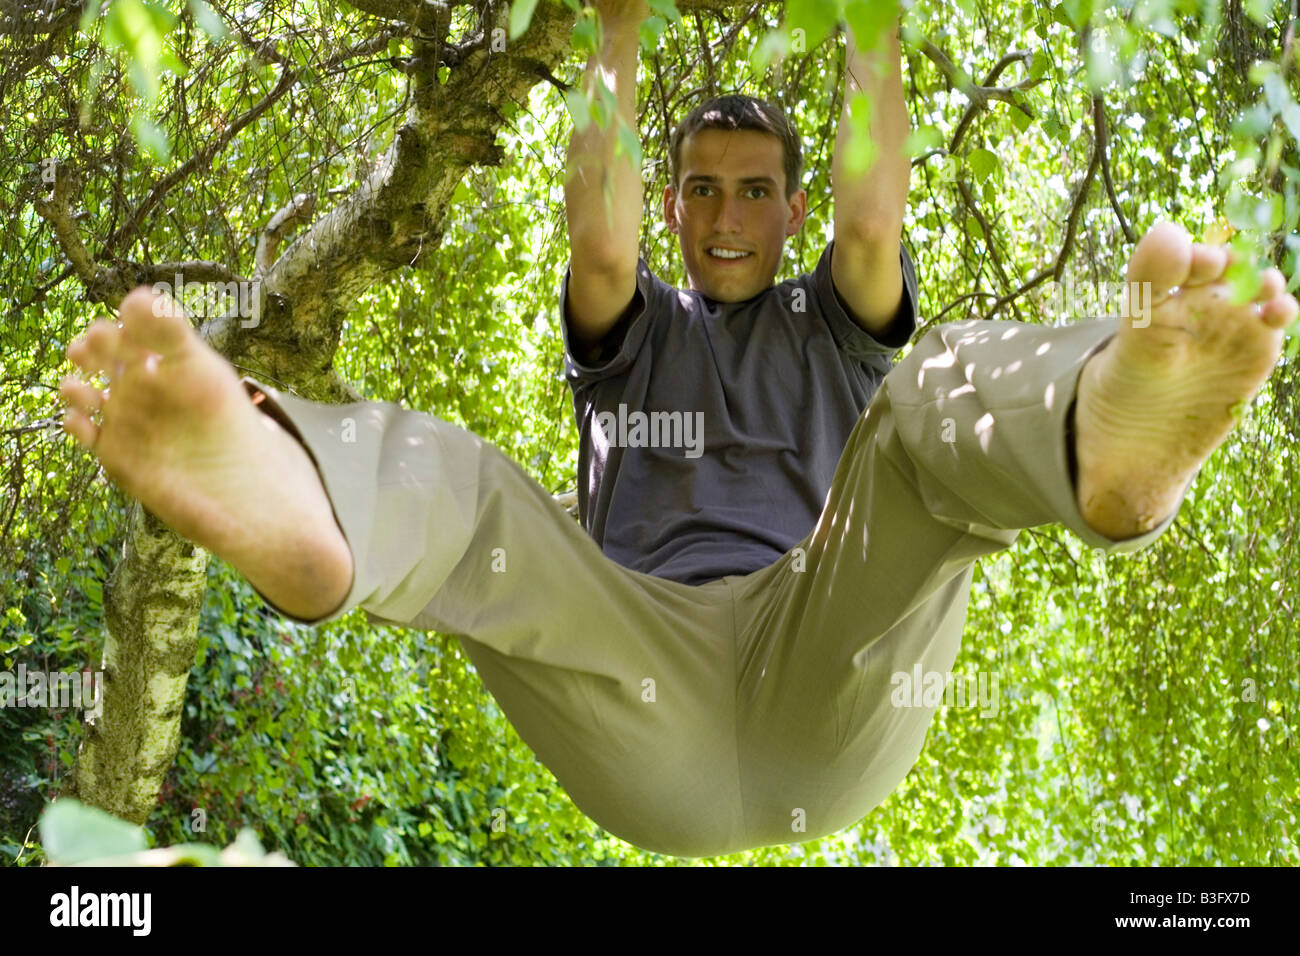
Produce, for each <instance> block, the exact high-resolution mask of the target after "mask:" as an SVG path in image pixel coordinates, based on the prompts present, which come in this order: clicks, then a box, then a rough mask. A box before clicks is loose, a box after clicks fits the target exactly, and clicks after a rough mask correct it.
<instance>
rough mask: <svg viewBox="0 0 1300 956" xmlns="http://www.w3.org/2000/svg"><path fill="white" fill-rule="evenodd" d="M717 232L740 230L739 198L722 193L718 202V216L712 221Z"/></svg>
mask: <svg viewBox="0 0 1300 956" xmlns="http://www.w3.org/2000/svg"><path fill="white" fill-rule="evenodd" d="M714 227H715V229H716V230H717V231H718V232H719V233H731V232H740V200H738V199H737V198H736V197H735V196H728V195H727V194H725V193H724V194H723V196H722V199H721V200H720V201H719V204H718V218H717V221H716V222H715V223H714Z"/></svg>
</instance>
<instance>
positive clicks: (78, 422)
mask: <svg viewBox="0 0 1300 956" xmlns="http://www.w3.org/2000/svg"><path fill="white" fill-rule="evenodd" d="M63 430H64V431H66V432H67V433H68V434H69V435H71V436H72V437H73V438H75V439H76V440H77V443H78V444H79V445H81V447H82V448H94V447H95V441H96V439H98V438H99V428H98V427H97V426H96V425H95V423H94V422H92V421H91V420H90V419H89V418H87V417H86V416H85V415H83V414H82V413H81V412H79V411H76V410H75V409H73V410H70V411H69V412H68V413H67V414H66V415H64V416H63Z"/></svg>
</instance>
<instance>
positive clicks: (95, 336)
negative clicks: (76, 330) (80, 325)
mask: <svg viewBox="0 0 1300 956" xmlns="http://www.w3.org/2000/svg"><path fill="white" fill-rule="evenodd" d="M121 356H122V330H121V329H119V328H118V327H117V325H116V324H115V323H113V322H110V321H108V320H107V319H97V320H96V321H94V322H92V323H91V324H90V327H89V328H87V329H86V331H85V332H84V333H82V335H81V337H80V338H79V339H77V340H76V341H75V342H73V343H72V344H71V345H69V346H68V358H69V359H71V360H72V361H73V362H74V363H76V365H77V366H78V367H79V368H81V369H82V370H83V371H85V372H89V373H91V374H92V375H93V374H94V373H96V372H107V373H115V372H116V370H117V367H118V365H120V364H121V361H122V357H121Z"/></svg>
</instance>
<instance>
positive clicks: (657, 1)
mask: <svg viewBox="0 0 1300 956" xmlns="http://www.w3.org/2000/svg"><path fill="white" fill-rule="evenodd" d="M650 12H651V13H655V14H657V15H659V16H661V17H663V18H664V19H665V20H667V21H668V22H669V23H680V22H681V19H682V15H681V12H680V11H678V9H677V4H676V3H675V2H674V0H650Z"/></svg>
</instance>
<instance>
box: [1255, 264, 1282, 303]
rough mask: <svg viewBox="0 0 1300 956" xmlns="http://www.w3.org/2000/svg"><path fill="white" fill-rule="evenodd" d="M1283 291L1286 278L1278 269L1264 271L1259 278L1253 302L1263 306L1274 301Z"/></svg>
mask: <svg viewBox="0 0 1300 956" xmlns="http://www.w3.org/2000/svg"><path fill="white" fill-rule="evenodd" d="M1285 291H1286V276H1284V275H1282V273H1281V271H1279V270H1278V269H1265V270H1264V272H1263V273H1262V274H1261V275H1260V277H1259V291H1258V292H1256V293H1255V301H1256V302H1259V303H1261V304H1263V303H1265V302H1268V301H1269V300H1270V299H1276V298H1277V297H1278V296H1279V295H1281V294H1282V293H1283V292H1285Z"/></svg>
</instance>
